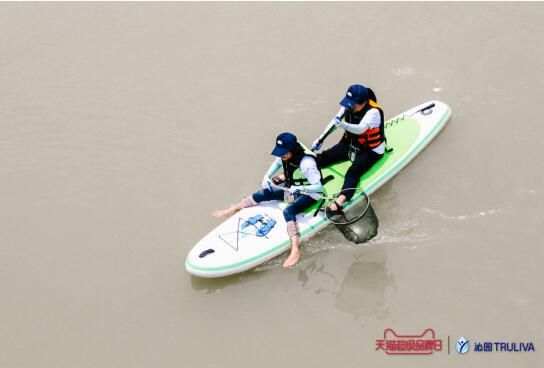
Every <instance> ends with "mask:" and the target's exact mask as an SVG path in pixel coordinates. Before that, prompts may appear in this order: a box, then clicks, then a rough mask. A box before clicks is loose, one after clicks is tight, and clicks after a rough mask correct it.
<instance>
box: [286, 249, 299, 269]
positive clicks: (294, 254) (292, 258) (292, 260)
mask: <svg viewBox="0 0 544 368" xmlns="http://www.w3.org/2000/svg"><path fill="white" fill-rule="evenodd" d="M299 258H300V250H298V249H297V250H291V254H290V255H289V258H287V259H286V260H285V262H283V267H285V268H288V267H291V266H294V265H295V264H296V263H297V262H298V260H299Z"/></svg>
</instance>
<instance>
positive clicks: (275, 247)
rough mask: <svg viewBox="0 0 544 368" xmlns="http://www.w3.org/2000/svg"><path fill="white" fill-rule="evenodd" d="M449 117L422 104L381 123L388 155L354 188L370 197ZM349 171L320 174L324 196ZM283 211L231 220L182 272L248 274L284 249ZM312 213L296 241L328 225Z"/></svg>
mask: <svg viewBox="0 0 544 368" xmlns="http://www.w3.org/2000/svg"><path fill="white" fill-rule="evenodd" d="M450 116H451V108H450V107H449V106H448V105H446V104H445V103H443V102H440V101H428V102H425V103H424V104H421V105H419V106H416V107H414V108H412V109H410V110H408V111H406V112H404V113H402V114H400V115H397V116H396V117H394V118H393V119H390V120H388V121H386V122H385V136H386V137H387V145H388V146H389V147H390V148H393V151H392V152H388V153H385V155H384V157H382V158H381V159H380V160H379V161H378V162H377V163H376V164H374V166H373V167H372V168H371V169H370V170H369V171H368V172H367V173H365V175H363V176H362V178H361V180H360V181H359V185H358V186H359V188H363V189H364V191H365V192H366V193H367V194H369V195H370V194H371V193H373V192H374V191H375V190H377V189H378V188H379V187H381V186H382V185H383V184H385V183H386V182H387V181H388V180H389V179H391V178H392V177H393V176H394V175H395V174H397V173H398V172H399V171H400V170H401V169H402V168H403V167H404V166H406V165H407V164H408V163H409V162H410V161H411V160H413V159H414V157H416V156H417V154H418V153H419V152H421V150H423V148H425V146H427V144H429V143H430V142H431V141H432V139H433V138H434V137H435V136H436V135H437V134H438V133H439V132H440V130H441V129H442V128H443V127H444V125H446V122H447V121H448V120H449V118H450ZM350 165H351V162H349V161H346V162H340V163H338V164H335V165H332V166H330V167H328V168H325V169H322V173H323V177H327V176H329V175H332V176H333V177H334V179H332V180H330V181H328V182H327V183H326V184H325V185H324V189H325V195H329V196H330V195H332V194H334V193H338V192H340V190H341V188H342V184H343V182H344V174H345V173H346V171H347V169H348V168H349V166H350ZM256 189H257V188H256ZM361 200H362V194H359V195H355V196H354V197H353V198H352V200H351V201H350V202H347V203H346V204H345V205H344V209H345V210H349V208H350V207H351V206H353V205H354V204H356V203H357V202H358V201H361ZM287 205H288V203H284V202H279V201H270V202H263V203H260V204H259V205H257V206H254V207H249V208H244V209H243V210H242V211H240V212H238V213H236V214H234V215H233V216H231V217H230V218H228V219H227V220H225V221H224V222H223V223H222V224H220V225H219V226H218V227H216V228H215V229H214V230H212V231H211V232H210V233H208V235H206V236H205V237H204V238H202V239H201V240H200V241H199V242H198V243H197V244H196V245H195V246H194V247H193V249H192V250H191V251H190V252H189V254H188V255H187V259H186V261H185V268H186V269H187V271H188V272H189V273H191V274H193V275H196V276H200V277H221V276H227V275H232V274H235V273H239V272H242V271H246V270H249V269H251V268H253V267H255V266H257V265H259V264H261V263H263V262H265V261H267V260H269V259H271V258H274V257H276V256H277V255H279V254H281V253H283V252H285V251H286V250H288V249H290V247H291V242H290V239H289V237H288V235H287V228H286V224H285V220H284V218H283V213H282V211H283V210H284V209H285V207H287ZM316 208H317V204H316V205H314V206H312V207H310V208H309V209H307V210H306V211H305V212H304V213H300V214H298V215H297V222H298V224H299V229H300V236H301V240H302V239H306V238H308V237H310V236H312V235H313V234H315V233H316V232H318V231H319V230H321V229H323V228H324V227H325V226H327V225H328V224H329V223H330V221H329V220H328V219H327V218H326V216H325V214H324V213H323V211H319V212H318V213H317V215H315V216H314V214H315V212H316V211H315V210H316Z"/></svg>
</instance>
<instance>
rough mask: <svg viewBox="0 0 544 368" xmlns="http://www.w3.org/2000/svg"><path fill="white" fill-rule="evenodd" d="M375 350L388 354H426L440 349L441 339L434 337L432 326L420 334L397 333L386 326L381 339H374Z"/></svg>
mask: <svg viewBox="0 0 544 368" xmlns="http://www.w3.org/2000/svg"><path fill="white" fill-rule="evenodd" d="M376 350H383V351H385V353H386V354H390V355H428V354H432V353H433V352H434V351H441V350H442V340H440V339H436V338H435V333H434V330H433V329H432V328H428V329H426V330H425V331H423V333H422V334H421V335H399V334H397V333H396V332H395V331H393V330H392V329H391V328H388V329H386V330H385V331H384V332H383V340H376Z"/></svg>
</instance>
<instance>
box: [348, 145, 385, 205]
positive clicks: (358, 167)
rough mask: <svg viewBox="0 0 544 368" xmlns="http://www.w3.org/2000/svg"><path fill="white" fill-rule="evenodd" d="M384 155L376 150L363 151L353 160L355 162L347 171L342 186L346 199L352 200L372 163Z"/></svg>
mask: <svg viewBox="0 0 544 368" xmlns="http://www.w3.org/2000/svg"><path fill="white" fill-rule="evenodd" d="M382 156H383V155H380V154H377V153H376V152H374V151H361V152H360V153H359V154H358V155H357V156H356V157H355V160H354V161H353V164H352V165H351V166H350V167H349V169H348V171H347V172H346V177H345V179H344V185H343V186H342V194H343V195H344V196H345V197H346V200H350V199H351V197H353V194H354V192H355V189H353V188H356V187H357V184H359V180H360V179H361V176H363V175H364V173H366V172H367V171H368V170H370V168H371V167H372V165H374V164H375V163H376V162H377V161H378V160H379V159H380V158H381V157H382Z"/></svg>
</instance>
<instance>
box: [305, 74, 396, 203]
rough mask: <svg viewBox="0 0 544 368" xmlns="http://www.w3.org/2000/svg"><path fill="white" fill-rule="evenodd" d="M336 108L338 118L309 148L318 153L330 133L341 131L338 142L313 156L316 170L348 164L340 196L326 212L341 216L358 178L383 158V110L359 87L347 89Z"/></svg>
mask: <svg viewBox="0 0 544 368" xmlns="http://www.w3.org/2000/svg"><path fill="white" fill-rule="evenodd" d="M340 105H341V108H340V110H339V111H338V114H337V115H336V116H335V117H334V118H333V119H332V120H331V122H330V123H329V124H328V125H327V127H326V128H325V130H324V131H323V133H322V134H321V135H320V136H319V138H318V139H316V140H315V141H314V143H313V144H312V151H318V150H319V149H320V148H321V145H322V144H323V141H324V140H325V138H326V137H327V136H328V135H329V134H330V133H331V132H332V131H334V130H335V129H337V128H342V129H344V135H343V136H342V139H341V140H340V142H338V143H337V144H336V145H334V146H333V147H331V148H329V149H328V150H326V151H323V152H322V153H320V154H318V155H317V162H318V165H319V167H320V168H324V167H327V166H330V165H333V164H335V163H337V162H341V161H346V160H351V161H352V164H351V166H350V167H349V169H348V171H347V172H346V175H345V178H344V184H343V186H342V194H341V195H340V196H338V198H337V199H336V200H335V202H333V203H331V204H330V206H329V208H328V209H327V211H328V213H330V214H339V213H341V212H342V210H343V207H342V206H343V205H344V203H345V202H346V201H348V200H350V199H351V197H352V196H353V194H354V192H355V190H354V189H353V188H356V187H357V184H358V183H359V180H360V178H361V176H362V175H363V174H364V173H366V172H367V171H368V170H369V169H370V168H371V167H372V166H373V165H374V164H375V163H376V162H377V161H378V160H379V159H380V158H382V157H383V154H384V152H385V148H386V147H385V135H384V115H383V110H382V108H381V107H380V105H378V103H377V102H376V95H375V94H374V92H373V91H372V90H371V89H369V88H366V87H365V86H363V85H361V84H354V85H352V86H350V87H349V88H348V90H347V92H346V96H345V97H344V98H343V99H342V100H341V101H340Z"/></svg>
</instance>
